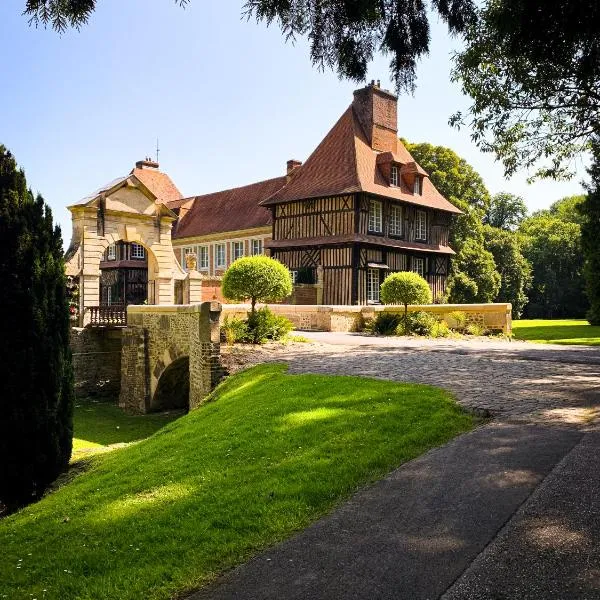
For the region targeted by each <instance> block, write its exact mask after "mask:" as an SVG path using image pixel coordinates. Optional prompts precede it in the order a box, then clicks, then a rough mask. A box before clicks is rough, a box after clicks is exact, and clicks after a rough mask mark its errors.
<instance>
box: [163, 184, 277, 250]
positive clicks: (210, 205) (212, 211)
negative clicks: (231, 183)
mask: <svg viewBox="0 0 600 600" xmlns="http://www.w3.org/2000/svg"><path fill="white" fill-rule="evenodd" d="M285 183H286V177H285V176H283V177H275V178H274V179H267V180H266V181H259V182H258V183H253V184H250V185H245V186H243V187H238V188H233V189H230V190H224V191H222V192H214V193H212V194H205V195H203V196H195V197H193V198H187V199H186V201H193V203H192V205H191V207H190V209H189V210H188V211H187V212H186V213H185V214H184V215H183V217H182V218H181V219H180V220H179V221H178V222H177V224H176V227H175V229H174V231H173V236H172V237H173V239H179V238H187V237H193V236H203V235H211V234H215V233H224V232H226V231H240V230H244V229H254V228H255V227H268V226H270V225H271V223H272V220H271V211H270V210H269V209H267V208H265V207H263V206H261V204H260V203H261V201H262V200H265V199H267V198H269V197H270V196H272V195H273V194H275V193H276V192H277V191H279V190H280V189H281V188H282V187H283V186H284V185H285ZM170 207H171V206H170Z"/></svg>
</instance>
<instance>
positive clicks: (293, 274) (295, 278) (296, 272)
mask: <svg viewBox="0 0 600 600" xmlns="http://www.w3.org/2000/svg"><path fill="white" fill-rule="evenodd" d="M290 273H291V274H292V283H293V284H294V285H296V281H297V280H298V271H290Z"/></svg>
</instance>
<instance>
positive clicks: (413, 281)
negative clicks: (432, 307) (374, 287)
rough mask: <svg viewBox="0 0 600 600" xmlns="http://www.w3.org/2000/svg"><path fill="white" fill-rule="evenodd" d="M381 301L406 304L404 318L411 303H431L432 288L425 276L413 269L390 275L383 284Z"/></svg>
mask: <svg viewBox="0 0 600 600" xmlns="http://www.w3.org/2000/svg"><path fill="white" fill-rule="evenodd" d="M380 298H381V301H382V302H383V303H384V304H404V318H405V319H406V315H407V314H408V305H409V304H430V303H431V288H430V287H429V284H428V283H427V281H425V279H423V277H421V276H420V275H419V274H418V273H413V272H412V271H402V272H400V273H392V274H391V275H388V276H387V277H386V278H385V280H384V282H383V283H382V284H381V294H380Z"/></svg>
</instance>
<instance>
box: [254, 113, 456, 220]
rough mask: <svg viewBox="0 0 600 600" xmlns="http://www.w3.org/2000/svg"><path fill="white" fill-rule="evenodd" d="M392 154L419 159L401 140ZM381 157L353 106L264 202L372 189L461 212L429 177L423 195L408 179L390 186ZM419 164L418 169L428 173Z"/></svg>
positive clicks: (408, 160) (403, 159) (404, 160)
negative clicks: (414, 190)
mask: <svg viewBox="0 0 600 600" xmlns="http://www.w3.org/2000/svg"><path fill="white" fill-rule="evenodd" d="M391 154H392V156H393V158H394V160H396V161H397V162H399V163H401V164H409V163H411V162H412V163H414V162H415V161H414V159H413V157H412V156H411V155H410V153H409V152H408V150H407V149H406V148H405V147H404V145H403V144H402V142H400V140H398V146H397V149H396V151H395V152H393V153H391ZM378 156H379V153H378V152H376V151H375V150H373V149H372V148H371V146H370V145H369V142H368V141H367V138H366V136H365V133H364V131H363V130H362V127H361V126H360V124H359V122H358V119H357V117H356V114H355V112H354V109H353V106H352V105H350V107H349V108H348V109H347V110H346V111H345V112H344V114H343V115H342V116H341V117H340V119H339V120H338V122H337V123H336V124H335V125H334V126H333V128H332V129H331V131H330V132H329V133H328V134H327V135H326V136H325V138H324V139H323V141H322V142H321V143H320V144H319V145H318V146H317V148H316V149H315V151H314V152H313V153H312V154H311V155H310V156H309V158H308V160H307V161H306V162H305V163H304V164H303V165H302V167H300V168H299V169H298V172H297V173H296V174H295V176H294V177H293V178H292V180H291V181H290V183H289V184H288V185H286V186H285V187H284V188H283V189H281V190H279V191H277V192H276V193H274V194H273V195H272V196H271V197H270V198H268V199H267V200H265V201H264V202H263V203H262V204H263V205H264V206H269V205H273V204H280V203H285V202H293V201H295V200H303V199H306V198H316V197H319V196H333V195H338V194H348V193H353V192H368V193H371V194H376V195H379V196H385V197H388V198H394V199H397V200H402V201H404V202H410V203H411V204H416V205H419V206H425V207H429V208H436V209H438V210H443V211H447V212H451V213H457V214H460V213H461V211H460V210H459V209H458V208H456V206H454V205H453V204H451V203H450V202H448V200H446V199H445V198H444V197H443V196H442V195H441V194H440V193H439V192H438V191H437V190H436V188H435V186H434V185H433V184H432V183H431V181H430V180H429V178H428V177H424V180H423V193H422V194H420V195H416V194H413V193H412V189H410V188H409V187H408V186H407V184H406V182H404V181H401V185H400V186H398V187H395V186H390V185H389V183H388V181H387V180H386V178H385V177H384V175H383V173H382V171H381V169H380V168H379V166H378V165H377V157H378ZM415 164H416V163H415ZM416 166H417V172H419V173H420V174H422V175H423V174H425V171H423V170H422V169H421V168H420V167H418V165H416Z"/></svg>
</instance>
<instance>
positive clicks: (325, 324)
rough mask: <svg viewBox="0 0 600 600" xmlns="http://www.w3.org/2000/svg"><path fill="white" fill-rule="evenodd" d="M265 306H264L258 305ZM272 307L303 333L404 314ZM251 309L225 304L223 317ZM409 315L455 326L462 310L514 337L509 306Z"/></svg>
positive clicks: (435, 308)
mask: <svg viewBox="0 0 600 600" xmlns="http://www.w3.org/2000/svg"><path fill="white" fill-rule="evenodd" d="M259 306H262V305H259ZM269 308H270V309H271V310H272V311H273V312H274V313H276V314H278V315H283V316H284V317H287V318H288V319H289V320H290V321H291V322H292V323H293V324H294V327H295V328H296V329H299V330H304V331H339V332H344V331H360V330H361V328H362V326H363V325H364V322H365V320H366V319H372V318H374V317H375V315H376V314H377V313H379V312H394V313H404V307H403V306H392V305H386V306H384V305H381V306H379V305H378V306H316V305H313V306H298V305H290V304H270V305H269ZM248 310H250V306H249V305H247V304H224V305H223V310H222V313H221V318H222V319H223V318H224V317H225V316H228V315H229V316H230V317H231V316H235V317H238V318H242V319H243V318H246V315H247V312H248ZM408 310H409V311H410V312H416V311H425V312H428V313H432V314H434V315H436V316H438V317H439V318H441V319H444V320H446V321H447V322H448V324H449V325H452V324H453V323H452V318H451V316H450V315H451V313H453V312H454V311H461V312H464V313H465V314H466V315H467V322H471V323H478V324H480V325H483V326H484V327H486V328H487V329H490V330H492V331H498V332H502V333H505V334H506V335H511V334H512V319H511V310H512V306H511V305H510V304H509V303H494V304H427V305H423V306H409V307H408Z"/></svg>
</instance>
